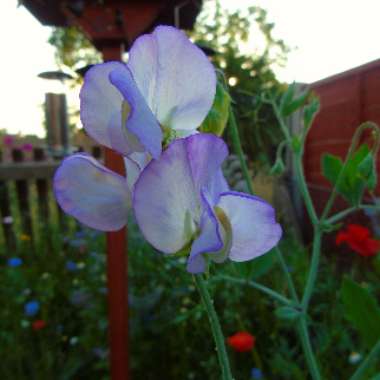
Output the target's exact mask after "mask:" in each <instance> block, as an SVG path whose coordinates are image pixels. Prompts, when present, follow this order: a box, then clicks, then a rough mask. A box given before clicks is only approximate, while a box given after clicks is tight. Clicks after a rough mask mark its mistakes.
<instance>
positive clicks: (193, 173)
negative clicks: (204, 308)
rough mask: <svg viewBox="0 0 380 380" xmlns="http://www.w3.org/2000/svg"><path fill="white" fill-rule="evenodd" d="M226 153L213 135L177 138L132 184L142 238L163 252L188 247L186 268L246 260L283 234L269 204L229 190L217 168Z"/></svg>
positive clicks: (195, 269) (197, 269)
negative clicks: (209, 263) (210, 263)
mask: <svg viewBox="0 0 380 380" xmlns="http://www.w3.org/2000/svg"><path fill="white" fill-rule="evenodd" d="M227 155H228V150H227V146H226V144H225V143H224V141H223V140H222V139H220V138H218V137H216V136H215V135H211V134H196V135H192V136H190V137H186V138H182V139H177V140H175V141H174V142H172V143H171V144H170V145H169V147H168V148H167V149H166V150H165V151H164V152H163V153H162V155H161V157H160V159H158V160H152V161H151V162H150V163H149V164H148V165H147V166H146V168H145V169H144V171H143V172H142V173H141V175H140V177H139V179H138V180H137V182H136V184H135V191H134V196H133V208H134V211H135V216H136V220H137V223H138V225H139V227H140V230H141V232H142V233H143V235H144V237H145V238H146V240H147V241H148V242H149V243H150V244H152V245H153V246H154V247H155V248H156V249H158V250H159V251H161V252H163V253H165V254H172V253H176V252H179V251H190V254H189V257H188V259H187V270H188V271H189V272H191V273H200V272H203V271H204V270H205V267H206V262H205V257H209V258H210V259H211V260H213V261H215V262H218V263H219V262H223V261H225V260H226V259H227V258H228V259H230V260H232V261H237V262H241V261H247V260H251V259H253V258H255V257H258V256H260V255H262V254H264V253H266V252H267V251H269V250H270V249H271V248H272V247H274V246H275V245H276V244H277V242H278V241H279V239H280V237H281V234H282V230H281V227H280V225H279V224H277V222H276V219H275V212H274V209H273V208H272V206H270V205H269V204H268V203H266V202H265V201H264V200H262V199H260V198H258V197H255V196H251V195H248V194H244V193H239V192H234V191H229V189H228V185H227V183H226V180H225V178H224V177H223V174H222V170H221V165H222V162H223V161H224V160H225V158H226V157H227Z"/></svg>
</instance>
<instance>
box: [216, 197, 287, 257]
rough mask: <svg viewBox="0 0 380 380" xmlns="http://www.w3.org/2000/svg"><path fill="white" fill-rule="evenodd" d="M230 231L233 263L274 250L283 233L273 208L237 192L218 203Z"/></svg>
mask: <svg viewBox="0 0 380 380" xmlns="http://www.w3.org/2000/svg"><path fill="white" fill-rule="evenodd" d="M218 207H220V208H221V209H222V210H223V211H224V212H225V214H226V216H227V217H228V219H229V222H230V224H231V227H232V246H231V251H230V254H229V258H230V260H232V261H247V260H251V259H253V258H255V257H258V256H260V255H262V254H264V253H266V252H267V251H269V250H270V249H271V248H273V247H274V246H276V244H277V243H278V241H279V240H280V238H281V235H282V229H281V227H280V225H279V224H278V223H277V222H276V219H275V211H274V209H273V207H272V206H271V205H270V204H268V203H266V202H265V201H263V200H262V199H260V198H258V197H255V196H251V195H248V194H243V193H238V192H233V191H231V192H227V193H223V194H221V196H220V201H219V203H218Z"/></svg>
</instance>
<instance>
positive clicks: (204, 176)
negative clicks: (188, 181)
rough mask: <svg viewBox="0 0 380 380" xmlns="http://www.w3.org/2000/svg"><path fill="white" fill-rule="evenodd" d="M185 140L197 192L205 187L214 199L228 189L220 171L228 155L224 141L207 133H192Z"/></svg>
mask: <svg viewBox="0 0 380 380" xmlns="http://www.w3.org/2000/svg"><path fill="white" fill-rule="evenodd" d="M185 141H186V147H187V148H186V149H187V154H188V159H189V162H190V165H191V172H192V177H193V180H194V184H195V188H196V191H197V193H198V194H200V191H201V189H205V190H206V191H207V192H208V193H209V194H210V195H211V196H212V198H213V199H215V198H216V197H217V196H218V195H219V194H220V193H222V192H223V191H226V190H227V189H228V187H227V183H226V181H225V180H224V177H223V174H222V172H221V166H222V163H223V161H224V160H225V159H226V157H227V155H228V149H227V146H226V144H225V142H224V141H223V140H222V139H221V138H219V137H217V136H215V135H212V134H208V133H199V134H196V135H192V136H190V137H187V138H186V139H185Z"/></svg>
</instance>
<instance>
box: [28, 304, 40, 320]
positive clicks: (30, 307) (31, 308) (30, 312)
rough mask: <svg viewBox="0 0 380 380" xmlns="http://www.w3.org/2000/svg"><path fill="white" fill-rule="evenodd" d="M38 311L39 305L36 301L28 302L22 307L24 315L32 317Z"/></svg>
mask: <svg viewBox="0 0 380 380" xmlns="http://www.w3.org/2000/svg"><path fill="white" fill-rule="evenodd" d="M39 310H40V303H39V302H38V301H34V300H33V301H29V302H27V303H26V304H25V305H24V312H25V315H27V316H28V317H34V316H35V315H36V314H37V313H38V311H39Z"/></svg>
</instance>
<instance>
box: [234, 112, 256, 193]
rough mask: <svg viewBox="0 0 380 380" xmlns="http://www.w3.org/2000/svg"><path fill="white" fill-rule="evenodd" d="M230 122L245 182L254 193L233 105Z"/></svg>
mask: <svg viewBox="0 0 380 380" xmlns="http://www.w3.org/2000/svg"><path fill="white" fill-rule="evenodd" d="M228 123H229V126H230V130H231V137H232V143H233V146H234V150H235V153H236V154H237V155H238V157H239V161H240V166H241V169H242V171H243V176H244V179H245V182H246V183H247V187H248V191H249V192H250V193H251V194H253V186H252V179H251V176H250V175H249V171H248V166H247V162H246V161H245V157H244V152H243V148H242V147H241V141H240V136H239V129H238V127H237V124H236V119H235V115H234V111H233V109H232V107H230V112H229V117H228Z"/></svg>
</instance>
